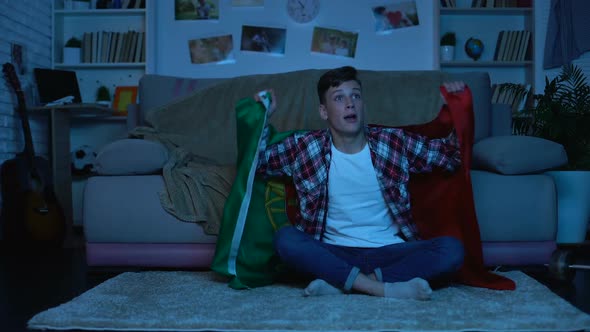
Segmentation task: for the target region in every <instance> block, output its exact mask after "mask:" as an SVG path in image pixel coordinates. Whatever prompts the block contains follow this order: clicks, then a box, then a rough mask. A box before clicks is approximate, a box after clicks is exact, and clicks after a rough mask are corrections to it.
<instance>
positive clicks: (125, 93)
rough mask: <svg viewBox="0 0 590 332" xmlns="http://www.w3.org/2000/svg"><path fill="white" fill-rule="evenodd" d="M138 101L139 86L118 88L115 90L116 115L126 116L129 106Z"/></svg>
mask: <svg viewBox="0 0 590 332" xmlns="http://www.w3.org/2000/svg"><path fill="white" fill-rule="evenodd" d="M136 100H137V86H118V87H116V88H115V100H114V101H113V109H114V110H115V115H126V114H127V106H128V105H129V104H133V103H135V102H136Z"/></svg>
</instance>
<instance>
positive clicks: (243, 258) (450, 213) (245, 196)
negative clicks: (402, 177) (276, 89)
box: [211, 89, 515, 290]
mask: <svg viewBox="0 0 590 332" xmlns="http://www.w3.org/2000/svg"><path fill="white" fill-rule="evenodd" d="M441 92H442V93H443V95H445V98H446V100H447V104H448V106H447V105H445V106H443V107H442V109H441V110H440V113H439V114H438V116H437V117H436V118H435V119H434V120H432V121H430V122H428V123H426V124H421V125H414V126H407V127H404V129H406V130H408V131H413V132H416V133H419V134H422V135H425V136H428V137H444V136H446V135H448V133H449V132H450V131H451V130H452V128H455V131H456V133H457V136H458V138H459V143H460V149H461V156H462V166H461V168H460V169H459V170H458V171H456V172H454V173H452V174H449V173H448V172H443V171H434V172H433V173H429V174H418V175H412V176H411V178H410V185H409V190H410V195H411V197H412V202H411V204H412V215H413V217H414V220H415V222H416V224H417V225H418V229H419V232H420V236H421V237H422V238H425V239H428V238H432V237H436V236H442V235H449V236H454V237H456V238H458V239H460V240H461V241H462V242H463V244H464V246H465V252H466V256H465V264H464V266H463V267H462V269H461V271H460V273H459V274H458V281H459V282H461V283H464V284H467V285H471V286H476V287H485V288H490V289H502V290H508V289H514V288H515V284H514V282H513V281H512V280H510V279H507V278H505V277H502V276H499V275H497V274H494V273H491V272H489V271H487V270H486V269H485V267H484V266H483V255H482V248H481V238H480V234H479V226H478V224H477V217H476V215H475V204H474V201H473V192H472V188H471V178H470V174H469V165H471V148H472V145H473V133H474V120H473V109H472V100H471V92H470V91H469V89H466V90H465V91H463V92H462V93H459V94H453V95H448V94H447V93H446V91H445V90H444V89H442V90H441ZM265 112H266V110H265V108H264V106H263V105H262V104H260V103H257V102H255V101H254V100H253V99H249V98H248V99H243V100H241V101H240V102H239V103H238V105H237V107H236V116H237V117H238V120H237V123H238V128H237V139H238V142H237V143H238V162H237V175H236V180H235V182H234V184H233V186H232V190H231V193H230V195H229V198H228V200H227V202H226V205H225V207H224V215H223V220H222V224H221V229H220V232H219V236H218V241H217V247H216V252H215V257H214V259H213V263H212V266H211V268H212V269H213V270H214V271H216V272H218V273H220V274H222V275H225V276H228V277H230V279H231V280H230V286H231V287H233V288H236V289H243V288H250V287H259V286H264V285H268V284H271V283H272V282H273V281H274V280H275V279H276V277H277V276H278V274H279V273H280V272H281V268H282V267H281V262H280V260H279V258H278V257H277V256H276V254H275V252H274V249H273V246H272V238H273V235H274V233H275V232H276V230H277V229H279V228H280V227H282V226H285V225H288V224H290V221H289V218H288V216H289V215H292V214H290V213H289V212H291V211H293V209H296V208H297V206H296V202H295V195H294V190H293V186H292V184H291V183H289V182H288V181H281V180H278V181H265V180H263V179H261V178H259V177H256V176H255V171H256V170H255V167H256V165H257V163H258V160H257V158H258V151H259V149H263V148H265V145H266V144H267V143H266V142H267V141H266V140H263V138H262V136H263V130H264V127H265V122H266V114H265ZM269 129H270V130H269V133H268V144H272V143H273V142H278V141H280V140H282V139H283V138H284V137H286V136H288V135H290V134H292V132H282V133H277V132H275V131H274V130H272V128H271V127H269Z"/></svg>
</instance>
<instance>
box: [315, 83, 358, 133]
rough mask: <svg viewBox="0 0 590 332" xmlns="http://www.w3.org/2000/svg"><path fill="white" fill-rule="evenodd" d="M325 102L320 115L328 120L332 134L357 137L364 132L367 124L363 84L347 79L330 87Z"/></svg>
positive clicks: (321, 106)
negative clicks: (362, 90)
mask: <svg viewBox="0 0 590 332" xmlns="http://www.w3.org/2000/svg"><path fill="white" fill-rule="evenodd" d="M325 99H326V101H325V104H322V105H320V109H319V111H320V116H321V117H322V119H324V120H326V121H328V125H329V127H330V129H331V131H332V135H338V136H341V137H355V136H357V135H360V134H362V133H363V126H364V124H365V118H364V110H363V98H362V94H361V86H360V85H359V84H358V83H357V82H356V81H346V82H344V83H342V84H340V85H339V86H337V87H330V89H328V91H326V94H325Z"/></svg>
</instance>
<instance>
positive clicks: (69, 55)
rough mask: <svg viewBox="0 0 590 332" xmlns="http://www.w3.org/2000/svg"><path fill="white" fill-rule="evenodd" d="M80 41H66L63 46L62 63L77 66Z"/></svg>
mask: <svg viewBox="0 0 590 332" xmlns="http://www.w3.org/2000/svg"><path fill="white" fill-rule="evenodd" d="M81 50H82V41H81V40H80V39H78V38H76V37H72V38H70V39H68V41H67V42H66V44H65V46H64V52H63V63H64V64H70V65H71V64H78V63H80V59H81V53H82V52H81Z"/></svg>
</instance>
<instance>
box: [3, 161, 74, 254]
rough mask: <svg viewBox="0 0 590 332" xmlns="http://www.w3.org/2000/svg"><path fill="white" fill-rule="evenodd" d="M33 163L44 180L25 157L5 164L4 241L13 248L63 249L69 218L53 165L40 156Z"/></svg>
mask: <svg viewBox="0 0 590 332" xmlns="http://www.w3.org/2000/svg"><path fill="white" fill-rule="evenodd" d="M33 163H34V165H35V170H36V171H37V172H38V176H40V177H41V178H42V179H41V181H40V180H38V179H35V177H36V176H37V175H35V174H33V173H31V168H30V167H29V166H28V164H29V161H28V160H27V159H26V158H24V157H22V156H17V157H15V158H14V159H10V160H7V161H6V162H4V163H3V164H2V169H1V181H2V198H3V204H2V225H3V228H4V229H3V234H4V240H5V242H6V243H7V244H9V245H11V246H21V245H25V246H27V247H31V246H37V245H39V246H43V247H60V246H61V245H62V243H63V239H64V236H65V219H64V218H65V217H64V213H63V210H62V209H61V207H60V205H59V203H58V200H57V197H56V196H55V194H54V191H53V184H52V181H51V171H50V168H49V162H48V161H47V160H45V159H44V158H41V157H38V156H37V157H35V158H34V159H33ZM41 183H42V184H43V185H42V186H41V185H40V184H41Z"/></svg>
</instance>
